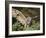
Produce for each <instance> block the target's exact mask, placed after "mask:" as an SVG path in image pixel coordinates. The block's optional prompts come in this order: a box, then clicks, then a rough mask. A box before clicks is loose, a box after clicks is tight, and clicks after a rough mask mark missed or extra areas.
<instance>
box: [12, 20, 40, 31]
mask: <svg viewBox="0 0 46 38" xmlns="http://www.w3.org/2000/svg"><path fill="white" fill-rule="evenodd" d="M27 26H29V25H27ZM12 30H13V31H23V30H40V23H39V21H37V22H36V20H32V25H30V26H29V27H28V28H25V29H24V25H22V24H21V23H20V22H18V21H17V22H15V23H14V24H13V26H12Z"/></svg>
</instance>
